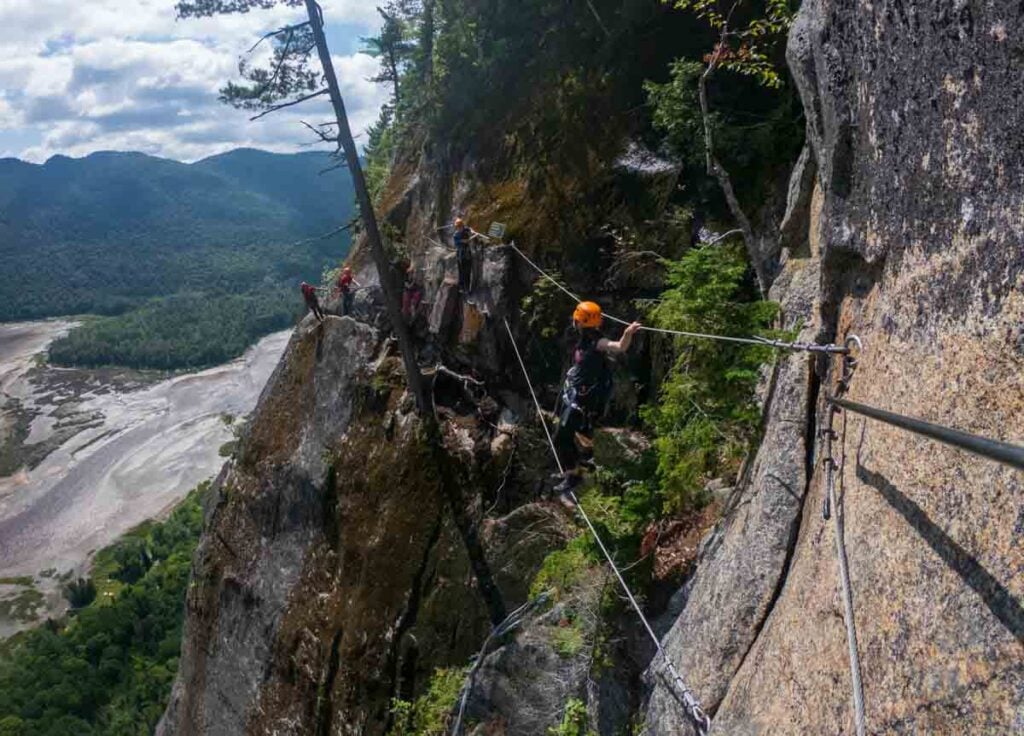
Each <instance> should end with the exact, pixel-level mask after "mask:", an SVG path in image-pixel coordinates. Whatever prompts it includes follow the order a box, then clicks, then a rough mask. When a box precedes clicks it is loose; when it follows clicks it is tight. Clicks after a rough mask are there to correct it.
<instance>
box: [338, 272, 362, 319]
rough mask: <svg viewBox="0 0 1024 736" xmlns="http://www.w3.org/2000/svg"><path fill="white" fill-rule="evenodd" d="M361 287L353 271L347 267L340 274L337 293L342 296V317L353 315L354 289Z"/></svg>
mask: <svg viewBox="0 0 1024 736" xmlns="http://www.w3.org/2000/svg"><path fill="white" fill-rule="evenodd" d="M353 286H360V283H359V282H358V281H356V280H355V279H354V278H353V277H352V269H351V268H350V267H349V266H345V267H344V268H343V269H341V273H340V274H338V284H337V292H338V293H339V294H341V316H342V317H347V316H348V315H349V314H351V313H352V296H353V292H352V287H353Z"/></svg>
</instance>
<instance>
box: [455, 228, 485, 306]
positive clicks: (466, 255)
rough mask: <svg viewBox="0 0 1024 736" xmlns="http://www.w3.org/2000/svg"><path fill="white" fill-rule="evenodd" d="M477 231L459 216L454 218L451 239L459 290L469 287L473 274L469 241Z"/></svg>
mask: <svg viewBox="0 0 1024 736" xmlns="http://www.w3.org/2000/svg"><path fill="white" fill-rule="evenodd" d="M478 236H479V233H478V232H476V231H475V230H473V228H471V227H470V226H469V225H467V224H466V221H465V220H463V219H462V218H461V217H456V218H455V228H454V232H453V233H452V241H453V242H454V243H455V258H456V261H457V263H458V266H459V291H461V292H462V293H466V292H467V291H469V289H470V282H471V280H472V276H473V254H472V252H471V251H470V247H469V246H470V243H471V242H472V241H473V239H474V238H476V237H478Z"/></svg>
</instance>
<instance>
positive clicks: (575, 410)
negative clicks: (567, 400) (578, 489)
mask: <svg viewBox="0 0 1024 736" xmlns="http://www.w3.org/2000/svg"><path fill="white" fill-rule="evenodd" d="M577 433H579V434H582V435H585V436H587V437H589V436H591V435H593V433H594V428H593V424H592V422H591V421H590V417H589V416H588V414H587V411H586V409H582V408H580V407H579V406H576V405H568V406H566V407H565V408H564V409H563V410H562V414H561V415H560V416H559V417H558V431H556V432H555V450H557V451H558V459H559V460H561V461H562V467H563V468H564V469H565V470H573V469H574V468H575V467H576V466H577V465H578V464H579V461H580V453H579V450H578V449H577V448H576V434H577Z"/></svg>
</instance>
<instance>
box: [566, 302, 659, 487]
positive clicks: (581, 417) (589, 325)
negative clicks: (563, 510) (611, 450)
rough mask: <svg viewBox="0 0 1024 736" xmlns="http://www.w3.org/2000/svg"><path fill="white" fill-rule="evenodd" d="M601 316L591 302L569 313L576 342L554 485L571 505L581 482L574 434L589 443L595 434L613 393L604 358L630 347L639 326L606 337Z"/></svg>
mask: <svg viewBox="0 0 1024 736" xmlns="http://www.w3.org/2000/svg"><path fill="white" fill-rule="evenodd" d="M603 320H604V317H603V316H602V314H601V307H600V306H599V305H597V304H595V303H594V302H581V303H580V304H578V305H577V306H576V310H575V311H574V312H573V314H572V323H573V327H574V328H575V331H576V335H577V341H576V345H575V347H574V348H573V352H572V366H571V367H570V368H569V372H568V373H567V374H566V376H565V385H564V386H563V387H562V406H563V408H562V413H561V415H560V416H559V417H558V429H557V431H556V432H555V448H556V451H557V452H558V457H559V459H560V460H561V462H562V467H563V469H564V471H565V472H564V474H563V476H562V481H561V483H559V484H558V485H557V486H555V489H554V490H555V491H556V492H558V493H559V494H561V501H562V503H564V504H570V503H571V502H572V499H571V498H570V496H569V492H570V491H572V490H573V489H574V488H575V487H576V486H578V485H579V484H580V483H581V482H582V480H583V479H582V477H581V476H580V471H579V469H578V465H579V461H580V458H579V450H577V448H576V436H577V435H581V436H582V437H583V438H584V441H585V442H586V443H587V444H589V442H590V441H591V438H592V437H593V434H594V426H593V424H594V421H595V420H596V419H597V418H598V417H599V416H600V415H601V414H602V413H603V412H604V408H605V406H606V405H607V404H608V399H609V398H611V394H612V384H613V378H612V371H611V368H610V367H609V365H608V360H607V358H606V357H605V356H606V355H609V354H621V353H625V352H626V351H628V350H629V347H630V345H632V343H633V335H635V334H636V331H637V330H639V329H640V323H639V322H634V323H633V324H631V325H629V326H628V327H627V328H626V329H625V331H623V333H622V337H621V338H620V339H619V340H609V339H607V338H606V337H604V336H603V335H602V334H601V323H602V322H603Z"/></svg>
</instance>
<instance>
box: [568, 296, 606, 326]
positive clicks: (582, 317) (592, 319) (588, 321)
mask: <svg viewBox="0 0 1024 736" xmlns="http://www.w3.org/2000/svg"><path fill="white" fill-rule="evenodd" d="M602 320H603V317H602V316H601V305H600V304H598V303H597V302H580V303H579V304H577V305H576V310H575V311H574V312H573V313H572V321H573V322H575V323H576V324H577V325H579V326H580V327H600V326H601V321H602Z"/></svg>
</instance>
